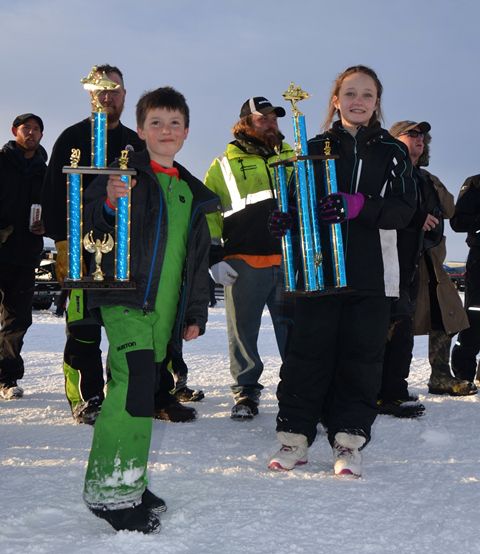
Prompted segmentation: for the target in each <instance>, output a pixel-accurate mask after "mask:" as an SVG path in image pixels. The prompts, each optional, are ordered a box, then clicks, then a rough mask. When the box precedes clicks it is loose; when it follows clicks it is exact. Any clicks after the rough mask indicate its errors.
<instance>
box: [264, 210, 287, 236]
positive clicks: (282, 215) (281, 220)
mask: <svg viewBox="0 0 480 554" xmlns="http://www.w3.org/2000/svg"><path fill="white" fill-rule="evenodd" d="M292 225H293V218H292V216H291V215H290V214H289V213H288V212H281V211H280V210H273V212H272V213H271V214H270V216H269V218H268V222H267V227H268V231H269V233H270V234H271V235H272V237H274V238H276V239H281V238H282V237H283V236H285V235H286V234H287V232H288V231H289V230H290V229H291V228H292Z"/></svg>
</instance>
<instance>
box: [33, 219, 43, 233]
mask: <svg viewBox="0 0 480 554" xmlns="http://www.w3.org/2000/svg"><path fill="white" fill-rule="evenodd" d="M30 233H33V234H34V235H44V234H45V226H44V224H43V221H42V220H41V219H38V220H37V221H34V222H33V223H32V224H31V225H30Z"/></svg>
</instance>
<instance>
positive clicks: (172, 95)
mask: <svg viewBox="0 0 480 554" xmlns="http://www.w3.org/2000/svg"><path fill="white" fill-rule="evenodd" d="M155 108H166V109H167V110H169V111H172V112H173V111H174V110H178V111H179V112H180V113H181V114H183V117H184V118H185V128H186V129H188V128H189V126H190V110H189V108H188V104H187V101H186V100H185V96H183V94H181V93H180V92H178V91H177V90H175V89H174V88H173V87H161V88H157V89H155V90H150V91H147V92H145V93H144V94H143V95H142V96H141V97H140V100H139V101H138V102H137V110H136V113H137V126H138V127H139V128H140V129H143V125H144V124H145V119H146V117H147V113H148V112H149V111H150V110H154V109H155Z"/></svg>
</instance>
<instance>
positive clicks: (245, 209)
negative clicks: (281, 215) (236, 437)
mask: <svg viewBox="0 0 480 554" xmlns="http://www.w3.org/2000/svg"><path fill="white" fill-rule="evenodd" d="M284 116H285V110H284V109H283V108H282V107H274V106H272V104H271V103H270V102H269V101H268V100H267V99H266V98H264V97H263V96H256V97H253V98H249V99H248V100H247V101H246V102H245V103H244V104H243V106H242V108H241V110H240V119H239V121H238V122H237V123H236V124H235V125H234V127H233V129H232V132H233V135H234V137H235V140H233V141H232V142H230V143H229V144H228V145H227V149H226V150H225V152H224V154H223V155H222V156H220V157H218V158H216V159H215V160H214V161H213V162H212V165H211V166H210V169H209V170H208V172H207V174H206V177H205V184H206V186H207V187H208V188H209V189H211V190H212V191H213V192H214V193H215V194H217V195H218V197H219V198H220V202H221V210H220V211H218V212H216V213H214V214H209V215H208V216H207V221H208V224H209V228H210V234H211V237H212V248H211V272H212V276H213V278H214V279H215V281H216V282H217V283H221V284H222V285H224V287H225V309H226V317H227V332H228V342H229V355H230V373H231V375H232V378H233V385H232V387H231V388H232V392H233V395H234V400H235V405H234V406H233V408H232V413H231V417H232V419H235V420H248V419H252V418H253V417H254V416H256V415H257V414H258V404H259V401H260V394H261V390H262V388H263V386H262V385H261V384H260V383H259V379H260V376H261V374H262V371H263V363H262V360H261V359H260V356H259V353H258V347H257V341H258V335H259V331H260V324H261V319H262V313H263V310H264V308H265V306H267V307H268V309H269V312H270V316H271V318H272V323H273V326H274V330H275V337H276V340H277V345H278V349H279V353H280V356H281V357H282V359H283V357H284V354H285V349H286V343H287V334H288V327H289V320H288V318H286V317H285V314H284V310H283V307H284V303H283V298H282V296H283V295H282V289H283V275H282V271H281V251H282V249H281V241H280V239H279V238H275V237H274V236H272V235H271V234H270V232H269V230H268V226H267V223H268V220H269V217H270V216H271V213H272V211H273V210H275V209H276V208H277V204H276V200H275V195H274V186H275V185H274V173H273V169H272V168H271V167H270V164H271V163H272V162H276V161H278V160H279V158H280V159H282V160H285V159H288V158H291V157H293V156H294V152H293V150H292V148H291V147H290V146H289V145H288V144H286V143H285V142H283V138H284V137H283V135H282V134H281V133H280V131H279V129H278V123H277V118H278V117H284ZM291 172H292V168H291V167H290V168H289V167H287V178H289V177H290V175H291Z"/></svg>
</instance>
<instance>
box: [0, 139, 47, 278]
mask: <svg viewBox="0 0 480 554" xmlns="http://www.w3.org/2000/svg"><path fill="white" fill-rule="evenodd" d="M46 160H47V153H46V152H45V149H44V148H43V146H39V148H38V149H37V151H36V153H35V155H34V156H33V158H30V159H26V158H25V157H24V155H23V151H22V150H21V149H20V148H19V147H18V146H17V145H16V142H15V141H14V140H12V141H10V142H8V143H7V144H5V146H4V147H3V148H2V150H1V151H0V229H4V228H6V227H8V226H9V225H12V226H13V232H12V234H11V235H10V236H9V237H8V239H7V241H6V242H5V243H4V244H3V246H1V247H0V263H8V264H15V265H19V266H28V267H36V266H37V265H38V264H39V263H40V254H41V252H42V249H43V238H42V237H41V236H39V235H34V234H33V233H31V232H30V231H29V224H30V208H31V205H32V204H40V198H41V189H42V181H43V177H44V175H45V170H46V164H45V162H46Z"/></svg>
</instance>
